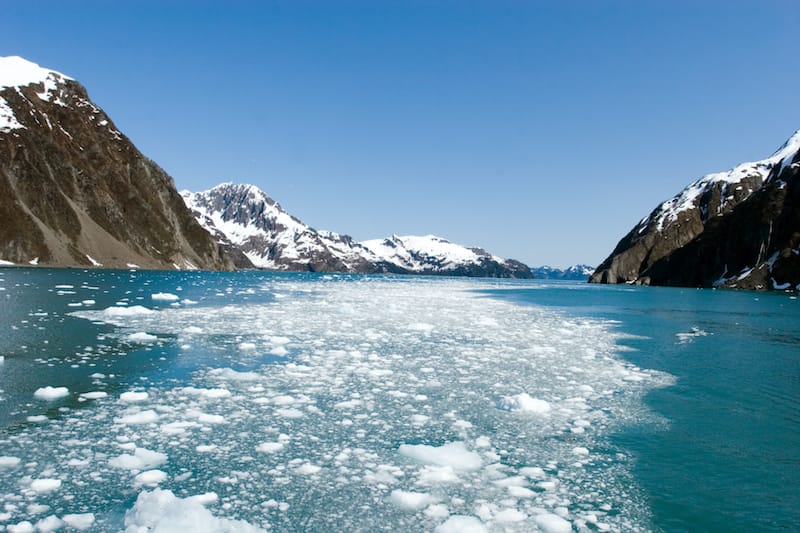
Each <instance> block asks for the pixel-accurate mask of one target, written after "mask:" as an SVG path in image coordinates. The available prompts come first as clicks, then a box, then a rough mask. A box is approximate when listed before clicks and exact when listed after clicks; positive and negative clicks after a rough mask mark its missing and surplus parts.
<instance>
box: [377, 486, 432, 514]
mask: <svg viewBox="0 0 800 533" xmlns="http://www.w3.org/2000/svg"><path fill="white" fill-rule="evenodd" d="M389 498H390V499H391V501H392V503H393V504H395V505H396V506H397V507H400V508H401V509H408V510H411V511H418V510H419V509H422V508H423V507H427V506H428V505H431V504H433V503H436V502H437V501H438V498H436V497H434V496H432V495H430V494H428V493H427V492H409V491H405V490H400V489H395V490H393V491H392V494H391V495H390V497H389Z"/></svg>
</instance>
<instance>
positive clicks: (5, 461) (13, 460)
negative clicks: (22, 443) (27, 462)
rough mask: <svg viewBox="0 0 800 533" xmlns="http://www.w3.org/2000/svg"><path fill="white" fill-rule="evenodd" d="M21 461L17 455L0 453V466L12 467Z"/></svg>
mask: <svg viewBox="0 0 800 533" xmlns="http://www.w3.org/2000/svg"><path fill="white" fill-rule="evenodd" d="M20 462H21V459H20V458H19V457H14V456H12V455H0V468H13V467H15V466H17V465H19V463H20Z"/></svg>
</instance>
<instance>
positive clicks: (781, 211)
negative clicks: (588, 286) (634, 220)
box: [590, 131, 800, 289]
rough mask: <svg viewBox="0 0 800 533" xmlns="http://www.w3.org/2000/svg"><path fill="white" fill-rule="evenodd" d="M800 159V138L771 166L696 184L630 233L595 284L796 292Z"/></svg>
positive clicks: (748, 167)
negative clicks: (799, 173) (792, 290)
mask: <svg viewBox="0 0 800 533" xmlns="http://www.w3.org/2000/svg"><path fill="white" fill-rule="evenodd" d="M799 154H800V131H798V132H796V133H795V134H794V135H793V136H792V137H791V138H790V139H789V140H788V141H787V142H786V143H785V144H784V145H783V146H782V147H781V148H780V149H779V150H778V151H777V152H776V153H775V154H773V156H771V157H770V158H767V159H765V160H763V161H758V162H755V163H744V164H742V165H739V166H738V167H736V168H734V169H733V170H731V171H729V172H724V173H718V174H710V175H708V176H705V177H703V178H701V179H700V180H698V181H696V182H695V183H693V184H692V185H690V186H689V187H687V188H686V189H685V190H684V191H683V192H681V193H680V194H678V195H677V196H675V197H674V198H673V199H671V200H669V201H667V202H664V203H663V204H661V205H660V206H659V207H657V208H656V209H655V210H654V211H653V212H652V213H651V214H650V216H648V217H646V218H645V219H643V220H642V221H641V222H640V223H639V224H638V225H637V226H636V227H635V228H633V230H631V232H630V233H628V235H626V236H625V237H624V238H623V239H622V240H621V241H620V242H619V244H617V247H616V248H615V250H614V252H613V253H612V254H611V255H610V256H609V257H608V258H607V259H606V260H605V261H604V262H603V263H602V264H601V265H600V266H598V267H597V270H596V272H595V274H594V275H592V277H591V279H590V281H591V282H595V283H636V284H642V285H648V284H649V285H674V286H689V287H726V288H746V289H794V288H796V287H797V285H798V283H800V268H798V267H800V211H798V208H799V207H800V196H799V195H800V190H799V188H800V184H799V183H798V171H799V170H798V168H799V167H800V161H799V159H800V155H799Z"/></svg>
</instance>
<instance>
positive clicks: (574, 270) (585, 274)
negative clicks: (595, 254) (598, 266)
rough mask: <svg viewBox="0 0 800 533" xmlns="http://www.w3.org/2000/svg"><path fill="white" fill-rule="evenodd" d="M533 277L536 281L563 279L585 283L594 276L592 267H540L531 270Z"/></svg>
mask: <svg viewBox="0 0 800 533" xmlns="http://www.w3.org/2000/svg"><path fill="white" fill-rule="evenodd" d="M531 272H533V277H534V278H536V279H563V280H571V281H587V280H588V279H589V277H590V276H591V275H592V274H594V267H591V266H589V265H573V266H571V267H567V268H564V269H559V268H553V267H550V266H547V265H545V266H540V267H533V268H531Z"/></svg>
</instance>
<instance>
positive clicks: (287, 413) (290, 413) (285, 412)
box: [275, 407, 305, 418]
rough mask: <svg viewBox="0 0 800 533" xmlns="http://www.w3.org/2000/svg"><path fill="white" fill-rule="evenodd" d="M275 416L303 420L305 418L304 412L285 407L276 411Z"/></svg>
mask: <svg viewBox="0 0 800 533" xmlns="http://www.w3.org/2000/svg"><path fill="white" fill-rule="evenodd" d="M275 414H276V415H278V416H282V417H283V418H302V417H304V416H305V415H304V414H303V411H300V410H299V409H295V408H294V407H284V408H282V409H276V410H275Z"/></svg>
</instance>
